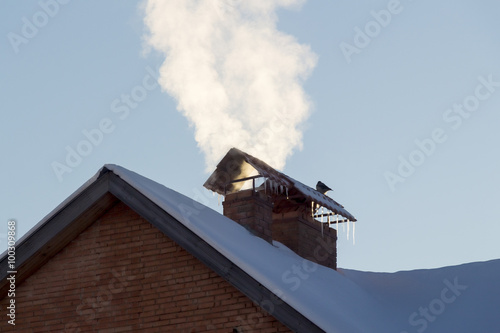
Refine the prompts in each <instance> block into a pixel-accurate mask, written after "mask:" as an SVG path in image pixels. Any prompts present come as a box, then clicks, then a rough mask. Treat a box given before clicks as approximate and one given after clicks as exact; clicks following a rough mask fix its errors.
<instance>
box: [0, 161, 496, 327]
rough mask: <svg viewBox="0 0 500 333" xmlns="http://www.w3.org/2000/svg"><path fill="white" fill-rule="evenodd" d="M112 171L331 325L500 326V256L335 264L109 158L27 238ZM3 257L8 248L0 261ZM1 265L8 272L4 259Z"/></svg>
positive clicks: (267, 302)
mask: <svg viewBox="0 0 500 333" xmlns="http://www.w3.org/2000/svg"><path fill="white" fill-rule="evenodd" d="M110 172H111V173H112V174H113V175H114V176H116V177H119V178H120V179H121V180H123V182H125V183H126V184H128V185H130V187H131V188H132V189H133V190H134V191H137V192H138V193H141V195H142V196H144V197H146V198H147V199H148V200H150V201H152V202H154V204H155V205H156V206H158V207H159V208H160V209H162V210H164V211H165V212H166V213H168V214H169V216H172V217H173V218H175V220H176V221H178V222H179V223H181V224H182V225H183V226H185V227H186V228H187V229H189V230H190V231H192V232H193V233H194V234H196V235H197V236H199V237H200V238H201V239H202V240H203V241H204V242H206V243H207V244H209V245H210V246H212V247H213V248H214V249H215V250H216V251H218V252H219V253H220V254H222V255H223V256H224V257H226V258H227V259H228V260H230V261H231V262H233V263H234V265H236V266H237V267H239V268H241V269H242V270H244V271H245V272H246V273H247V274H249V275H250V276H251V277H252V278H253V279H255V280H256V281H258V282H259V283H260V284H262V285H263V286H265V287H266V288H267V289H269V290H270V291H272V292H273V293H274V294H275V295H278V296H279V297H280V298H281V299H282V300H283V301H284V302H286V303H287V304H289V305H290V306H291V307H293V308H294V309H296V310H297V311H298V312H299V313H301V314H302V315H304V316H305V317H306V318H308V319H309V320H310V321H311V322H313V323H314V324H315V325H317V326H318V327H320V328H321V329H322V330H324V331H325V332H341V333H364V332H366V333H377V332H381V333H382V332H384V333H386V332H396V333H401V332H407V333H413V332H424V331H425V332H426V333H428V332H455V333H460V332H464V333H465V332H467V333H468V332H494V331H496V330H497V329H498V327H500V316H498V309H499V308H500V297H499V295H500V284H499V283H498V281H499V280H500V260H494V261H489V262H483V263H473V264H466V265H461V266H454V267H445V268H440V269H433V270H417V271H409V272H398V273H370V272H359V271H353V270H342V269H340V270H339V271H335V270H333V269H330V268H327V267H324V266H321V265H317V264H315V263H313V262H310V261H308V260H306V259H304V258H301V257H300V256H298V255H297V254H295V253H294V252H292V251H291V250H289V249H288V248H286V247H285V246H283V245H281V244H279V243H275V244H269V243H268V242H266V241H264V240H263V239H261V238H259V237H256V236H254V235H252V234H251V233H250V232H249V231H247V230H246V229H245V228H243V227H242V226H240V225H239V224H237V223H235V222H234V221H232V220H230V219H228V218H226V217H224V216H223V215H221V214H219V213H218V212H216V211H214V210H212V209H210V208H208V207H206V206H203V205H201V204H200V203H197V202H195V201H194V200H193V199H191V198H188V197H186V196H184V195H182V194H180V193H178V192H176V191H174V190H171V189H169V188H167V187H165V186H163V185H160V184H158V183H156V182H154V181H152V180H150V179H148V178H145V177H143V176H141V175H138V174H136V173H134V172H132V171H129V170H127V169H125V168H123V167H120V166H117V165H105V166H104V167H103V168H102V169H101V170H100V171H99V172H98V173H97V174H96V176H94V177H93V178H92V179H91V180H90V181H89V182H87V183H85V184H84V186H82V187H81V188H80V189H78V191H77V192H75V194H74V195H72V196H71V197H70V198H68V200H66V201H65V202H64V203H63V204H62V205H60V206H59V207H58V209H57V210H54V211H53V212H52V213H51V214H49V216H48V217H46V218H45V219H43V220H42V222H43V223H42V222H41V223H40V224H38V225H37V227H35V230H33V231H32V232H30V233H29V236H26V237H23V240H24V241H30V238H36V237H31V236H37V233H38V232H39V230H38V229H41V228H42V227H43V226H44V223H46V222H47V221H49V220H50V219H51V218H53V217H54V216H58V215H61V214H59V213H60V210H61V209H65V207H66V206H67V205H69V204H70V203H71V202H72V201H74V200H76V198H78V197H79V195H80V194H82V193H83V192H84V191H87V190H88V189H89V188H92V187H95V186H97V185H99V182H100V180H101V178H103V177H104V176H103V175H106V174H107V173H110ZM128 185H127V186H128ZM127 196H133V194H130V192H127ZM80 197H81V196H80ZM101 198H102V197H101ZM85 199H87V196H85ZM97 200H101V199H97ZM196 246H199V245H196ZM18 249H20V250H21V249H22V244H21V243H18ZM19 255H21V254H19ZM4 259H5V254H4V258H0V261H1V263H3V262H4V261H5V260H4ZM0 268H1V269H2V273H4V272H5V271H6V269H3V268H5V267H3V264H0ZM297 272H300V274H297ZM19 273H20V272H19ZM275 301H276V300H275V299H274V298H272V297H271V296H270V297H269V299H267V298H263V299H261V300H260V305H261V306H263V307H264V308H266V309H267V310H270V312H271V314H273V311H272V310H273V306H274V305H276V303H274V302H275ZM420 309H426V310H425V311H427V315H428V316H430V317H426V316H424V315H423V314H422V312H421V310H420ZM429 318H432V320H431V319H429Z"/></svg>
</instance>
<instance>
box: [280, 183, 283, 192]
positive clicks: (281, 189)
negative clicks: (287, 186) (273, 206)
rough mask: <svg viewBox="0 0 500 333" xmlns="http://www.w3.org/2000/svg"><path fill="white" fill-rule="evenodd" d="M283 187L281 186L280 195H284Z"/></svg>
mask: <svg viewBox="0 0 500 333" xmlns="http://www.w3.org/2000/svg"><path fill="white" fill-rule="evenodd" d="M283 192H284V191H283V185H280V194H283Z"/></svg>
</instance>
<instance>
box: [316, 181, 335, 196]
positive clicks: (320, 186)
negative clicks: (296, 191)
mask: <svg viewBox="0 0 500 333" xmlns="http://www.w3.org/2000/svg"><path fill="white" fill-rule="evenodd" d="M316 190H317V191H318V192H321V193H322V194H326V192H328V191H333V190H332V189H331V188H329V187H328V186H326V185H325V183H323V182H321V181H319V182H318V183H317V184H316Z"/></svg>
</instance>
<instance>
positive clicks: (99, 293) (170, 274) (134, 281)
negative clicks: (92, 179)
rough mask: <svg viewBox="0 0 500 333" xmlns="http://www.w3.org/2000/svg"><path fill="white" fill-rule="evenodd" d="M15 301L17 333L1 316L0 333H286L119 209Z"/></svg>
mask: <svg viewBox="0 0 500 333" xmlns="http://www.w3.org/2000/svg"><path fill="white" fill-rule="evenodd" d="M15 299H16V326H15V330H14V329H13V328H14V327H13V326H11V325H9V324H7V320H6V318H7V317H6V318H3V319H2V320H1V321H0V332H13V331H15V332H75V333H76V332H103V333H105V332H186V333H188V332H190V333H191V332H228V333H231V332H233V329H234V328H240V329H241V330H242V332H245V333H246V332H290V330H289V329H288V328H287V327H285V326H284V325H283V324H281V323H280V322H279V321H277V320H276V319H275V318H274V317H272V316H271V315H269V314H267V313H266V312H264V311H263V310H262V309H261V308H260V307H259V306H257V305H256V304H254V303H253V302H252V301H250V300H249V299H248V298H247V297H246V296H245V295H243V294H242V293H241V292H240V291H238V290H237V289H236V288H234V287H233V286H231V285H230V284H229V283H228V282H227V281H225V280H224V279H223V278H221V277H220V276H219V275H217V274H216V273H214V272H213V271H211V270H210V269H209V268H208V267H206V266H205V265H204V264H202V263H201V262H200V261H198V260H197V259H196V258H195V257H193V256H192V255H190V254H189V253H188V252H187V251H185V250H184V249H182V248H181V247H180V246H179V245H177V244H176V243H175V242H173V241H172V240H170V239H169V238H167V237H166V236H165V235H164V234H162V233H161V232H160V231H159V230H158V229H156V228H155V227H153V226H152V225H151V224H150V223H149V222H147V221H145V220H144V219H142V218H141V217H140V216H138V215H137V214H136V213H135V212H133V211H132V210H131V209H130V208H128V207H127V206H126V205H124V204H122V203H119V204H117V205H116V206H114V207H113V208H112V209H110V211H108V212H107V213H106V214H105V215H104V216H103V217H102V218H101V219H99V220H97V221H96V222H94V223H93V224H92V225H91V226H90V227H89V228H88V229H87V230H85V231H84V232H83V233H81V234H80V235H79V236H78V237H77V238H76V239H74V240H73V241H72V242H71V243H70V244H69V245H68V246H66V247H65V248H64V249H63V250H62V251H61V252H59V253H58V254H57V255H56V256H55V257H53V258H52V259H51V260H50V261H49V262H48V263H47V264H45V265H44V266H42V267H41V268H40V269H39V270H38V271H37V272H35V273H34V274H33V275H32V276H30V277H29V278H28V279H27V280H25V281H24V282H23V283H21V284H20V285H18V286H17V288H16V298H15ZM8 301H9V299H8V298H7V297H6V298H4V299H3V300H1V302H0V306H1V307H2V308H3V309H5V307H6V306H7V305H8ZM2 312H3V311H2Z"/></svg>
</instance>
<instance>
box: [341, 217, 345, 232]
mask: <svg viewBox="0 0 500 333" xmlns="http://www.w3.org/2000/svg"><path fill="white" fill-rule="evenodd" d="M342 217H343V216H342ZM342 222H343V223H342V231H345V220H343V221H342Z"/></svg>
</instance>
